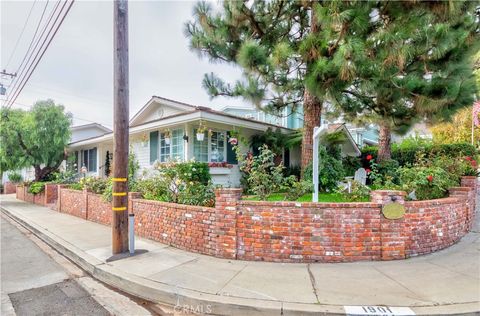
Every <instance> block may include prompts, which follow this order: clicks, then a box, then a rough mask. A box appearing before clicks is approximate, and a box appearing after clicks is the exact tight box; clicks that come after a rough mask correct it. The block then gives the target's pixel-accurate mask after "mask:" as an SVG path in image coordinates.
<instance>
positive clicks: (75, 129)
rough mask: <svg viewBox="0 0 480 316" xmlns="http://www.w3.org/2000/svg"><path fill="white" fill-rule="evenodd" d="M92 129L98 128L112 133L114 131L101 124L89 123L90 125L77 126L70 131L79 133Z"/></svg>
mask: <svg viewBox="0 0 480 316" xmlns="http://www.w3.org/2000/svg"><path fill="white" fill-rule="evenodd" d="M91 127H97V128H99V129H101V130H103V131H105V132H111V131H112V130H111V129H110V128H108V127H106V126H103V125H102V124H99V123H89V124H83V125H77V126H72V127H71V128H70V129H71V130H72V131H78V130H81V129H87V128H91Z"/></svg>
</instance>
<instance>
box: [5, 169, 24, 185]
mask: <svg viewBox="0 0 480 316" xmlns="http://www.w3.org/2000/svg"><path fill="white" fill-rule="evenodd" d="M8 180H9V181H10V182H12V183H20V182H22V180H23V178H22V175H21V174H20V173H18V172H16V171H14V172H12V173H9V174H8Z"/></svg>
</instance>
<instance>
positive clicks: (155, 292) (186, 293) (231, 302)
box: [1, 207, 479, 316]
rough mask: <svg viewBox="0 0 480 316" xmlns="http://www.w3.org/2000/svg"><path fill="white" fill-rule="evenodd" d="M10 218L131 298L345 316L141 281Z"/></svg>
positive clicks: (227, 310) (427, 309)
mask: <svg viewBox="0 0 480 316" xmlns="http://www.w3.org/2000/svg"><path fill="white" fill-rule="evenodd" d="M1 209H2V210H3V212H4V213H5V214H6V215H8V216H9V217H10V218H12V219H13V220H15V221H16V222H18V223H19V224H20V225H22V226H23V227H25V228H26V229H27V230H29V231H31V232H32V233H33V234H35V235H36V236H37V237H38V238H40V239H41V240H43V241H44V242H45V243H47V244H48V245H50V246H51V247H52V248H54V249H55V250H56V251H58V252H59V253H61V254H62V255H64V256H65V257H67V258H68V259H70V260H71V261H72V262H74V263H75V264H77V265H78V266H80V267H81V268H82V269H83V270H85V271H87V272H88V273H89V274H90V275H91V276H92V277H94V278H95V279H97V280H99V281H101V282H104V283H106V284H108V285H110V286H112V287H114V288H117V289H119V290H121V291H123V292H126V293H128V294H130V295H133V296H136V297H139V298H142V299H145V300H149V301H152V302H159V303H163V304H169V305H172V306H177V307H179V309H178V311H180V310H181V308H183V307H187V308H193V309H195V308H200V310H202V311H203V313H204V314H206V312H205V311H206V310H207V308H208V309H209V310H211V313H210V314H214V315H233V316H237V315H238V316H243V315H298V316H300V315H345V311H344V308H343V306H342V305H323V304H304V303H291V302H280V301H269V300H262V299H247V298H240V297H229V296H219V295H213V294H210V293H203V292H199V291H194V290H190V289H185V288H179V287H175V286H172V285H168V284H165V283H161V282H155V281H152V280H149V279H145V278H141V277H138V276H135V275H132V274H129V273H125V272H122V271H120V270H118V269H116V268H114V267H112V266H111V265H109V264H108V263H105V262H103V261H100V260H98V259H96V258H94V257H93V256H91V255H89V254H87V253H86V252H84V251H82V250H81V249H79V248H77V247H76V246H74V245H73V244H71V243H69V242H67V241H65V240H64V239H62V238H60V237H58V236H56V235H54V234H52V233H50V232H49V231H48V230H46V229H44V228H42V227H40V226H38V225H36V224H35V223H31V222H28V220H27V219H25V218H24V217H23V216H21V215H19V214H17V213H16V212H12V211H10V210H8V209H5V208H3V207H2V208H1ZM410 308H411V309H412V310H413V311H414V312H415V313H416V315H478V311H479V302H472V303H462V304H453V305H437V306H410Z"/></svg>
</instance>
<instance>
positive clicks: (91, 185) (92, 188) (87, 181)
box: [80, 177, 109, 194]
mask: <svg viewBox="0 0 480 316" xmlns="http://www.w3.org/2000/svg"><path fill="white" fill-rule="evenodd" d="M108 181H109V180H108V179H105V178H97V177H86V178H82V179H80V183H81V184H83V188H85V189H86V190H87V191H89V192H92V193H95V194H103V192H104V191H105V189H106V188H107V185H108Z"/></svg>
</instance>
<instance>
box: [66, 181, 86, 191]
mask: <svg viewBox="0 0 480 316" xmlns="http://www.w3.org/2000/svg"><path fill="white" fill-rule="evenodd" d="M68 188H69V189H72V190H78V191H82V190H83V184H82V183H80V182H74V183H70V184H69V185H68Z"/></svg>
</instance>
